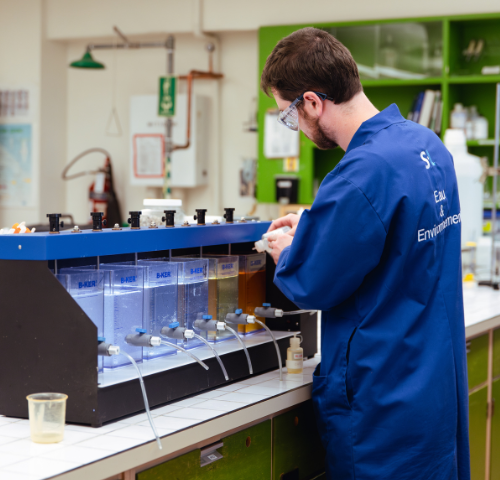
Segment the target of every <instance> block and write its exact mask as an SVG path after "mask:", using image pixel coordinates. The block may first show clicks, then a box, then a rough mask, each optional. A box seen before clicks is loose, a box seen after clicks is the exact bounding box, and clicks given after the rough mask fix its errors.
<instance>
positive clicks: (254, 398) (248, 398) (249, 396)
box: [217, 391, 269, 405]
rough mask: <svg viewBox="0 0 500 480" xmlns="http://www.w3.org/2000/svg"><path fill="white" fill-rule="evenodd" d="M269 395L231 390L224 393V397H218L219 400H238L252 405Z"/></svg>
mask: <svg viewBox="0 0 500 480" xmlns="http://www.w3.org/2000/svg"><path fill="white" fill-rule="evenodd" d="M268 398H269V396H268V395H256V394H253V393H240V392H239V391H238V392H231V393H227V394H226V395H222V397H218V398H217V400H223V401H226V402H237V403H244V404H246V405H250V404H252V403H256V402H261V401H263V400H266V399H268Z"/></svg>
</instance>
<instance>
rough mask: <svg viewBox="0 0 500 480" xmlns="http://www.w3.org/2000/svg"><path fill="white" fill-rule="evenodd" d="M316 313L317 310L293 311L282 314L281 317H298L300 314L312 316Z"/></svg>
mask: <svg viewBox="0 0 500 480" xmlns="http://www.w3.org/2000/svg"><path fill="white" fill-rule="evenodd" d="M316 312H317V310H295V311H293V312H283V316H285V315H300V314H302V313H310V314H311V315H314V314H315V313H316Z"/></svg>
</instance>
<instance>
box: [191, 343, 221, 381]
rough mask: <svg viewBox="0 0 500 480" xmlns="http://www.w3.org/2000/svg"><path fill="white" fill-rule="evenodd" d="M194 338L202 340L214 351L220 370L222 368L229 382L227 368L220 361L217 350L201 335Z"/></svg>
mask: <svg viewBox="0 0 500 480" xmlns="http://www.w3.org/2000/svg"><path fill="white" fill-rule="evenodd" d="M194 337H195V338H197V339H198V340H201V341H202V342H203V343H204V344H205V345H206V346H207V347H209V348H210V349H211V350H212V352H214V356H215V358H216V359H217V361H218V362H219V365H220V368H222V373H223V374H224V378H225V379H226V382H227V381H228V380H229V377H228V376H227V372H226V367H224V364H223V363H222V360H221V359H220V357H219V354H218V353H217V351H216V350H215V348H214V347H212V345H210V344H209V343H208V342H207V341H206V340H205V339H204V338H203V337H202V336H201V335H198V334H197V333H195V334H194Z"/></svg>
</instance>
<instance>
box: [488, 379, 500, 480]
mask: <svg viewBox="0 0 500 480" xmlns="http://www.w3.org/2000/svg"><path fill="white" fill-rule="evenodd" d="M493 402H494V403H493V405H494V411H493V417H492V421H491V477H490V480H500V379H499V380H497V381H495V382H493Z"/></svg>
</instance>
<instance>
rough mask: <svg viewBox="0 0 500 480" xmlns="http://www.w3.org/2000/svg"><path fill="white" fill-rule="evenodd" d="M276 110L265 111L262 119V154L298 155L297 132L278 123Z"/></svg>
mask: <svg viewBox="0 0 500 480" xmlns="http://www.w3.org/2000/svg"><path fill="white" fill-rule="evenodd" d="M278 114H279V112H278V111H275V110H271V111H268V112H266V117H265V121H264V156H265V157H266V158H285V157H298V156H299V132H298V131H294V130H290V129H289V128H286V127H285V126H284V125H280V124H279V123H278Z"/></svg>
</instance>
